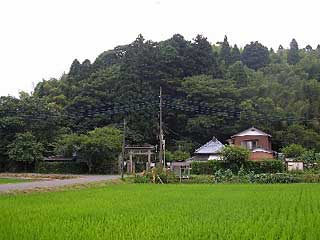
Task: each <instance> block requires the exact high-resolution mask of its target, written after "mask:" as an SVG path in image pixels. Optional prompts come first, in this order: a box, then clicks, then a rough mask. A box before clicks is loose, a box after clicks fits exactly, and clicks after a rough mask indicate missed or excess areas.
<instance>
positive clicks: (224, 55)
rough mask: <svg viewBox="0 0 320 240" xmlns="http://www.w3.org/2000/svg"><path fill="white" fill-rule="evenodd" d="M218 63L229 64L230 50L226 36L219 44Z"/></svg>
mask: <svg viewBox="0 0 320 240" xmlns="http://www.w3.org/2000/svg"><path fill="white" fill-rule="evenodd" d="M220 61H224V62H225V64H226V65H230V63H231V48H230V45H229V42H228V37H227V36H224V40H223V42H222V43H221V50H220Z"/></svg>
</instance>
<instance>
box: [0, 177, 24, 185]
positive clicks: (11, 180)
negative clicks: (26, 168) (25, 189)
mask: <svg viewBox="0 0 320 240" xmlns="http://www.w3.org/2000/svg"><path fill="white" fill-rule="evenodd" d="M21 182H30V180H26V179H18V178H0V184H7V183H21Z"/></svg>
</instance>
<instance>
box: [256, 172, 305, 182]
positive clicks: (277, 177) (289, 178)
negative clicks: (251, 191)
mask: <svg viewBox="0 0 320 240" xmlns="http://www.w3.org/2000/svg"><path fill="white" fill-rule="evenodd" d="M300 181H301V180H300V179H299V178H298V177H296V176H293V175H291V174H287V173H262V174H255V175H253V177H251V178H250V182H251V183H297V182H300Z"/></svg>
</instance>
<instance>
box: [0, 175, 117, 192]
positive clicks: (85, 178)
mask: <svg viewBox="0 0 320 240" xmlns="http://www.w3.org/2000/svg"><path fill="white" fill-rule="evenodd" d="M118 178H120V176H119V175H77V177H76V178H70V179H53V180H43V181H35V182H23V183H8V184H0V193H1V192H10V191H21V190H29V189H35V188H54V187H62V186H67V185H74V184H85V183H92V182H100V181H105V180H112V179H118Z"/></svg>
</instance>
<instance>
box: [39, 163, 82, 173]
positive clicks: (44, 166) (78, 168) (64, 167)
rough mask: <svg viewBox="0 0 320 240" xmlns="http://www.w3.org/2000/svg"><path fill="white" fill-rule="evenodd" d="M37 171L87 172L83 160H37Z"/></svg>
mask: <svg viewBox="0 0 320 240" xmlns="http://www.w3.org/2000/svg"><path fill="white" fill-rule="evenodd" d="M35 172H37V173H57V174H59V173H71V174H83V173H88V166H87V164H86V163H83V162H38V163H37V164H36V167H35Z"/></svg>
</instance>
